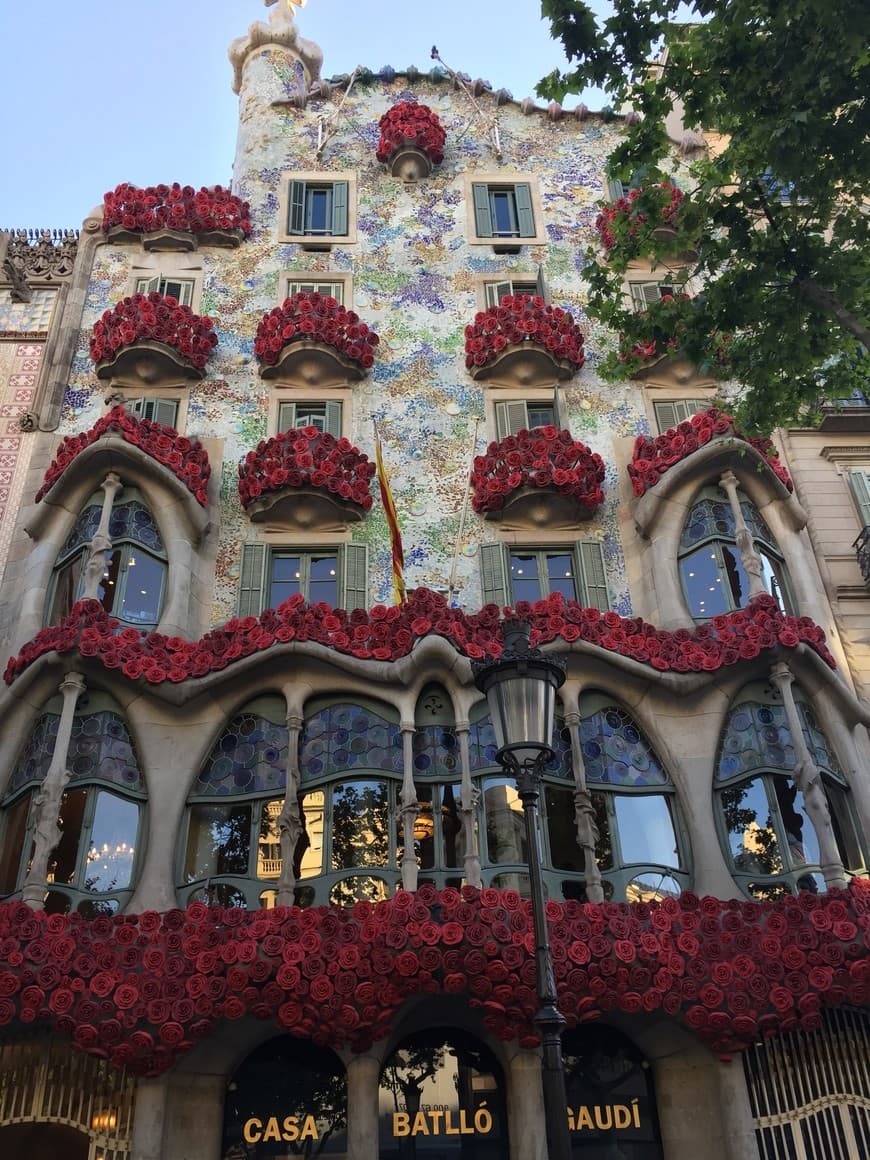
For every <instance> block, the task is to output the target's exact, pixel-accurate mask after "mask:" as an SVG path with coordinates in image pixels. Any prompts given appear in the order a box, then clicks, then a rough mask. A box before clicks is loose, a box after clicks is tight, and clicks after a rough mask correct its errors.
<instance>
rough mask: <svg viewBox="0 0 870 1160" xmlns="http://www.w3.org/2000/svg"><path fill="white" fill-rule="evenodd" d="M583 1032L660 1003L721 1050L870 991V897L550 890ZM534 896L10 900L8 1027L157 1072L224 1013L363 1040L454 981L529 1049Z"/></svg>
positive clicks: (571, 999)
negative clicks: (62, 909) (52, 909)
mask: <svg viewBox="0 0 870 1160" xmlns="http://www.w3.org/2000/svg"><path fill="white" fill-rule="evenodd" d="M547 918H548V922H549V928H550V940H551V944H552V949H553V962H554V973H555V979H556V986H557V991H558V1002H559V1007H560V1009H561V1010H562V1012H563V1014H564V1015H565V1018H566V1020H567V1023H568V1025H569V1027H574V1026H576V1025H577V1024H579V1023H581V1022H588V1021H590V1020H593V1019H599V1018H601V1017H602V1016H605V1015H606V1014H607V1013H609V1012H611V1011H616V1012H626V1013H634V1012H638V1011H646V1012H649V1013H655V1012H662V1013H664V1014H666V1015H669V1016H671V1017H672V1018H674V1019H675V1020H676V1021H677V1022H678V1023H681V1024H683V1025H684V1026H686V1027H688V1028H690V1029H692V1030H693V1031H694V1032H695V1034H696V1035H697V1037H698V1038H699V1039H701V1040H702V1041H703V1042H705V1043H706V1044H708V1045H709V1046H710V1047H711V1048H712V1050H714V1051H716V1052H717V1053H719V1054H720V1055H723V1056H727V1055H728V1053H730V1052H733V1051H740V1050H743V1049H744V1048H746V1047H748V1046H750V1045H751V1044H752V1043H754V1042H756V1041H757V1039H758V1038H759V1037H760V1036H765V1035H775V1034H780V1033H784V1032H786V1031H790V1030H793V1029H795V1028H802V1029H803V1030H805V1031H813V1030H816V1029H817V1028H818V1027H820V1026H821V1012H822V1011H823V1010H824V1009H830V1008H834V1007H839V1006H843V1005H852V1006H862V1005H864V1004H866V1003H867V1001H868V999H870V955H868V932H870V891H868V887H867V884H866V883H864V882H860V881H857V880H856V881H855V882H854V883H853V885H852V887H851V888H850V889H849V890H842V891H841V890H834V891H829V892H828V893H827V894H812V893H809V892H802V893H801V894H799V895H797V896H796V897H795V896H792V895H789V896H787V897H785V898H783V899H779V900H777V901H776V902H749V901H742V902H741V901H738V900H733V899H732V900H729V901H720V900H719V899H716V898H709V897H708V898H698V897H697V895H694V894H691V893H689V892H685V893H683V894H682V896H681V897H680V898H679V899H666V900H665V901H663V902H661V903H632V904H617V903H603V904H601V905H594V904H591V903H585V904H582V903H579V902H575V901H567V902H564V903H558V902H554V901H550V902H548V903H547ZM534 947H535V940H534V932H533V926H532V919H531V912H530V904H529V903H528V902H527V901H523V900H522V899H521V898H520V896H519V894H517V893H516V892H514V891H511V890H504V891H499V890H495V889H492V888H487V889H484V890H476V889H474V888H473V887H468V886H465V887H463V888H462V890H461V891H459V890H455V889H453V888H452V887H448V888H447V889H444V890H441V891H438V890H436V889H435V887H433V886H431V885H423V886H421V887H420V888H419V890H417V892H416V893H414V894H409V893H406V892H404V891H399V892H398V893H397V894H396V895H394V896H393V897H392V898H390V899H389V900H387V901H384V902H379V903H377V904H373V903H369V902H358V903H357V904H356V905H355V906H353V907H349V908H346V909H339V908H335V907H325V906H323V907H318V908H316V909H310V910H299V909H298V908H296V907H283V906H278V907H275V908H273V909H271V910H258V911H251V912H247V911H242V910H238V909H222V908H221V907H207V906H205V905H203V904H201V903H194V904H192V905H191V906H189V907H188V908H187V910H183V911H182V910H169V911H167V912H165V913H164V914H158V913H156V912H154V911H146V912H145V913H143V914H140V915H119V916H115V917H109V916H100V917H98V918H95V919H92V920H90V921H87V920H85V919H83V918H82V916H81V915H79V914H70V915H59V914H52V915H46V914H45V913H43V912H41V911H33V910H31V909H30V908H29V907H27V906H25V905H24V904H23V903H15V902H12V903H4V904H2V905H0V956H2V958H0V1026H8V1025H10V1024H14V1023H28V1024H31V1023H34V1022H36V1023H40V1024H43V1025H48V1026H51V1027H52V1028H53V1030H54V1031H55V1032H56V1033H57V1034H58V1035H61V1036H64V1037H68V1038H69V1039H71V1040H72V1043H73V1045H74V1046H75V1047H76V1048H78V1049H79V1050H81V1051H85V1052H88V1053H91V1054H95V1055H98V1056H99V1057H100V1058H108V1060H109V1062H110V1063H111V1065H112V1066H114V1067H127V1068H129V1069H130V1070H131V1071H132V1072H134V1073H136V1074H139V1075H159V1074H161V1073H162V1072H164V1071H166V1070H167V1069H168V1068H170V1067H172V1066H173V1064H174V1063H175V1062H176V1061H177V1060H178V1058H179V1057H180V1056H182V1055H183V1054H184V1053H185V1052H187V1051H189V1050H190V1049H191V1047H192V1046H193V1045H194V1044H195V1043H196V1042H197V1041H199V1040H201V1039H204V1038H206V1037H207V1036H209V1035H210V1034H211V1033H212V1032H213V1031H214V1030H215V1029H216V1027H217V1025H218V1023H219V1022H221V1021H223V1020H226V1019H241V1018H244V1017H252V1018H256V1019H261V1020H263V1021H265V1022H268V1023H271V1024H272V1025H274V1026H276V1027H280V1028H282V1029H283V1030H285V1031H289V1032H291V1033H292V1034H293V1035H296V1036H298V1037H300V1038H304V1039H310V1040H313V1041H314V1042H315V1043H317V1044H322V1045H325V1046H331V1047H335V1048H338V1049H341V1048H343V1047H346V1046H349V1047H350V1048H351V1049H352V1050H355V1051H365V1050H367V1049H368V1048H369V1047H370V1045H371V1044H372V1042H374V1041H376V1040H380V1039H384V1038H385V1037H386V1036H388V1035H389V1033H390V1031H391V1028H392V1025H393V1021H394V1019H395V1017H396V1014H397V1012H398V1011H399V1009H400V1007H401V1006H402V1005H403V1004H404V1003H405V1002H406V1001H407V1000H408V999H411V998H414V997H416V996H419V995H422V994H439V993H441V994H445V993H446V994H456V995H460V996H463V997H464V1001H465V1002H466V1003H467V1004H468V1005H469V1006H471V1007H476V1008H478V1009H479V1010H480V1011H481V1014H482V1017H483V1021H484V1023H485V1025H486V1026H487V1028H488V1029H489V1030H490V1031H491V1032H492V1033H493V1034H494V1035H496V1036H497V1037H498V1038H500V1039H503V1040H505V1041H511V1040H518V1041H519V1042H520V1044H521V1045H522V1046H524V1047H529V1048H530V1047H534V1046H535V1045H536V1044H537V1042H538V1040H537V1036H536V1033H535V1030H534V1027H533V1019H534V1015H535V1011H536V1001H535V989H534V974H535V967H534Z"/></svg>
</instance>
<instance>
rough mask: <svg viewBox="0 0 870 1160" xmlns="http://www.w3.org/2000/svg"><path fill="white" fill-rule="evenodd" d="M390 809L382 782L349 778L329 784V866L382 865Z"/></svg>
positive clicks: (385, 853) (386, 844)
mask: <svg viewBox="0 0 870 1160" xmlns="http://www.w3.org/2000/svg"><path fill="white" fill-rule="evenodd" d="M389 840H390V811H389V796H388V793H387V783H386V782H385V781H374V780H372V781H351V782H345V783H343V784H339V785H335V786H333V787H332V868H333V870H343V869H346V868H349V867H352V866H386V865H387V861H388V858H389Z"/></svg>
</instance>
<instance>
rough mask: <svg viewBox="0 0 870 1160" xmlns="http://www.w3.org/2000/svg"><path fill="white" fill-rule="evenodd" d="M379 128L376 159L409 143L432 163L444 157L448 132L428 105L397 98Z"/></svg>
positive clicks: (386, 156)
mask: <svg viewBox="0 0 870 1160" xmlns="http://www.w3.org/2000/svg"><path fill="white" fill-rule="evenodd" d="M378 128H379V129H380V131H381V136H380V140H379V141H378V150H377V154H376V156H377V159H378V161H389V160H390V158H391V157H392V156H393V154H394V153H395V152H396V151H397V150H398V149H401V148H402V147H403V146H408V145H412V146H414V148H416V149H419V150H420V151H421V152H422V153H425V154H426V156H427V157H428V158H429V160H430V161H431V162H432V164H433V165H440V164H441V162H442V161H443V160H444V142H445V141H446V139H447V134H446V133H445V132H444V129H443V128H442V127H441V122H440V121H439V120H438V117H437V115H436V114H435V113H433V112H432V110H431V109H430V108H429V107H428V105H418V104H417V102H416V101H399V103H398V104H395V105H393V107H392V108H391V109H388V110H387V111H386V113H384V115H383V117H381V119H380V121H379V122H378Z"/></svg>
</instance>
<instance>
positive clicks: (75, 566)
mask: <svg viewBox="0 0 870 1160" xmlns="http://www.w3.org/2000/svg"><path fill="white" fill-rule="evenodd" d="M84 560H85V553H84V552H79V554H78V555H77V556H74V557H73V559H72V560H70V561H69V562H68V563H67V564H64V566H63V567H62V568H61V569H60V570H59V571H58V572H57V573H56V576H55V582H54V596H53V598H52V602H51V612H50V613H49V617H48V623H49V624H59V623H60V622H61V620H63V618H64V617H65V616H69V612H70V609H71V608H72V606H73V605H74V604H75V602H76V600H77V599H78V594H79V586H80V583H81V575H82V565H83V564H84Z"/></svg>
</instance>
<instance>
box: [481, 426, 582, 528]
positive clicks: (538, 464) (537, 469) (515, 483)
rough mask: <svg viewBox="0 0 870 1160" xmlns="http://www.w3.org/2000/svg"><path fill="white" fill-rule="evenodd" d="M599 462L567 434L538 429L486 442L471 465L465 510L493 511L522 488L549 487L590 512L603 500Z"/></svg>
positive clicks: (502, 505) (550, 428) (551, 428)
mask: <svg viewBox="0 0 870 1160" xmlns="http://www.w3.org/2000/svg"><path fill="white" fill-rule="evenodd" d="M603 479H604V461H603V460H602V458H601V456H600V455H598V454H595V453H594V452H592V451H590V450H589V448H588V447H587V446H586V445H585V443H578V442H575V440H574V439H573V438H572V436H571V434H570V432H568V431H559V430H558V428H556V427H552V426H547V427H539V428H537V429H536V430H535V431H525V430H523V431H519V432H518V433H517V434H516V435H508V436H507V438H505V439H502V441H501V442H500V443H496V442H493V443H490V445H489V447H487V449H486V455H478V456H477V457H476V458H475V460H474V470H473V472H472V474H471V490H472V498H471V506H472V507H473V508H474V510H475V511H476V512H488V511H497V510H498V509H499V508H502V507H504V504H505V500H506V499H507V497H508V496H509V495H511V494H512V493H513V492H515V491H517V490H518V489H519V488H522V487H541V488H543V487H547V488H553V489H554V490H555V491H557V492H558V493H559V494H560V495H565V496H569V497H570V498H571V499H573V500H575V501H576V502H577V503H578V504H580V505H581V506H582V507H585V508H586V509H587V510H588V511H590V512H592V511H595V509H596V508H597V507H598V506H599V504H600V503H601V502H602V501H603V499H604V492H603V491H602V490H601V483H602V480H603Z"/></svg>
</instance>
